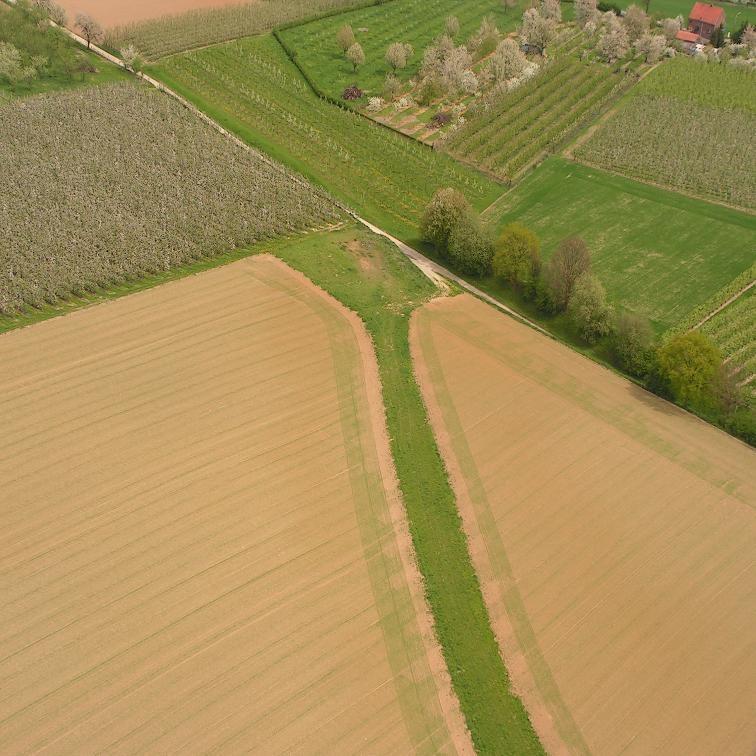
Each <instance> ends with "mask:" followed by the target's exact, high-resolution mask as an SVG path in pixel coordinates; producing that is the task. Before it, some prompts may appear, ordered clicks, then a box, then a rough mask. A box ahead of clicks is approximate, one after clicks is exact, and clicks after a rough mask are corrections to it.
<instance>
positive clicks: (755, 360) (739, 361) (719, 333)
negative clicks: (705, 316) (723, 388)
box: [701, 288, 756, 381]
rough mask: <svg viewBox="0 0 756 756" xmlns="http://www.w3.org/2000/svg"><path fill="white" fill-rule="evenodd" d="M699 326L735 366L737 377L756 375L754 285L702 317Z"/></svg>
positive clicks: (748, 377)
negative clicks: (704, 319)
mask: <svg viewBox="0 0 756 756" xmlns="http://www.w3.org/2000/svg"><path fill="white" fill-rule="evenodd" d="M701 330H702V331H703V332H704V333H705V334H706V335H707V336H709V338H711V340H712V341H713V342H714V343H715V344H716V345H717V346H718V347H719V348H720V350H721V351H722V354H724V355H725V357H726V358H728V359H729V360H730V361H731V362H732V364H733V365H734V366H737V367H738V368H739V372H738V381H747V380H749V379H752V378H753V376H754V375H756V288H752V289H749V291H748V292H746V293H745V294H743V296H741V297H740V298H738V299H736V300H735V301H734V302H733V303H732V304H730V305H728V306H727V307H725V308H724V310H722V311H721V312H718V313H717V314H716V315H715V316H714V317H713V318H712V319H711V320H708V321H706V323H704V324H703V325H702V326H701Z"/></svg>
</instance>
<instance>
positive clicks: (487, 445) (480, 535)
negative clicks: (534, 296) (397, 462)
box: [412, 295, 756, 755]
mask: <svg viewBox="0 0 756 756" xmlns="http://www.w3.org/2000/svg"><path fill="white" fill-rule="evenodd" d="M412 342H413V344H412V347H413V357H414V359H415V364H416V370H417V372H418V376H419V378H420V382H421V386H422V388H423V393H424V396H425V398H426V402H427V404H428V407H429V410H430V413H431V419H432V423H433V426H434V431H435V433H436V436H437V438H438V440H439V443H440V445H441V448H442V453H443V454H444V458H445V461H446V464H447V468H448V470H449V473H450V475H451V477H452V481H453V485H454V487H455V491H456V493H457V497H458V504H459V507H460V512H461V514H462V517H463V521H464V525H465V529H466V530H467V533H468V536H469V538H470V542H471V552H472V555H473V560H474V562H475V566H476V569H477V571H478V573H479V575H480V578H481V584H482V585H483V589H484V594H485V597H486V601H487V603H488V605H489V609H490V611H491V615H492V619H493V622H494V624H495V630H496V633H497V636H498V638H499V642H500V645H501V647H502V651H503V654H504V657H505V660H506V661H507V664H508V668H509V670H510V673H511V676H512V679H513V682H514V684H515V686H516V688H517V689H518V691H519V692H520V694H521V695H522V697H523V700H524V702H525V703H526V705H527V706H528V709H529V712H530V715H531V718H532V720H533V723H534V725H535V727H536V729H537V730H538V733H539V736H540V737H541V740H542V742H543V743H544V745H545V746H546V748H547V750H549V751H550V752H552V753H565V752H568V753H595V754H619V753H623V754H651V753H664V754H686V755H690V754H712V753H728V754H747V753H752V751H753V748H754V745H755V744H756V731H755V730H754V719H753V702H754V700H756V654H754V652H753V651H754V642H755V641H756V630H755V628H756V612H755V611H754V610H755V608H756V568H755V565H754V556H755V555H756V512H754V507H756V454H754V452H753V451H752V450H751V449H749V448H748V447H747V446H745V445H744V444H741V443H740V442H738V441H736V440H735V439H733V438H731V437H729V436H727V435H726V434H724V433H722V432H720V431H718V430H716V429H714V428H712V427H710V426H708V425H706V424H705V423H703V422H702V421H700V420H698V419H696V418H694V417H693V416H691V415H688V414H686V413H685V412H683V411H681V410H678V409H677V408H676V407H673V406H672V405H670V404H668V403H666V402H664V401H662V400H660V399H658V398H656V397H654V396H652V395H650V394H648V393H646V392H644V391H642V390H641V389H639V388H637V387H636V386H634V385H633V384H632V383H630V382H628V381H626V380H624V379H622V378H620V377H618V376H616V375H614V374H613V373H611V372H609V371H607V370H605V369H603V368H601V367H600V366H598V365H596V364H595V363H592V362H590V361H589V360H587V359H584V358H582V357H581V356H580V355H578V354H576V353H574V352H572V351H571V350H569V349H568V348H566V347H565V346H563V345H562V344H559V343H558V342H556V341H552V340H550V339H548V338H546V337H544V336H542V335H540V334H537V333H536V332H534V331H533V330H531V329H529V328H528V327H526V326H524V325H522V324H520V323H518V322H516V321H514V320H512V319H511V318H508V317H506V316H503V315H501V314H499V313H497V312H496V311H494V310H493V309H492V308H490V307H488V306H487V305H485V304H483V303H481V302H479V301H478V300H476V299H474V298H472V297H470V296H469V295H464V296H458V297H454V298H453V299H444V300H436V301H434V302H432V303H430V304H428V305H426V306H424V307H423V308H421V309H420V310H419V311H417V312H416V314H415V317H414V320H413V324H412Z"/></svg>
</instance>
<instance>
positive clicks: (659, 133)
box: [575, 56, 756, 209]
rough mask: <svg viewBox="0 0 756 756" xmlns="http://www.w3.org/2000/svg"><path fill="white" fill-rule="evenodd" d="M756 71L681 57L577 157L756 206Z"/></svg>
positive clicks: (645, 84) (646, 83)
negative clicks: (755, 136)
mask: <svg viewBox="0 0 756 756" xmlns="http://www.w3.org/2000/svg"><path fill="white" fill-rule="evenodd" d="M755 84H756V76H755V75H754V74H753V72H751V71H745V70H742V69H738V68H735V67H733V66H729V65H722V64H719V65H718V64H701V63H697V62H696V61H694V60H692V59H691V58H689V57H686V56H681V57H678V58H675V59H674V60H671V61H666V62H664V63H663V65H661V66H659V67H658V68H656V69H655V70H654V71H652V72H651V73H650V74H649V75H648V76H647V77H646V78H645V79H644V80H643V81H642V82H640V84H639V85H638V86H637V87H635V88H633V89H632V90H631V91H630V92H629V93H628V95H627V97H626V98H625V99H624V101H623V102H622V103H620V106H619V108H618V110H617V112H616V113H614V114H613V115H612V116H611V118H609V120H607V121H606V122H605V123H604V124H602V125H601V126H600V128H599V129H598V130H597V131H596V132H595V133H594V134H593V135H592V136H591V137H590V138H589V139H588V141H587V142H585V143H584V144H582V145H580V146H579V147H578V148H577V149H576V150H575V156H576V157H577V158H578V159H581V160H585V161H587V162H589V163H591V164H596V165H599V166H603V167H606V168H609V169H611V170H615V171H619V172H621V173H625V174H627V175H629V176H633V177H635V178H639V179H645V180H648V181H654V182H658V183H660V184H664V185H666V186H670V187H672V188H675V189H681V190H683V191H685V192H687V193H690V194H695V195H698V196H702V197H707V198H711V199H716V200H720V201H724V202H727V203H731V204H734V205H737V206H740V207H744V208H750V209H754V208H756V172H755V171H754V169H753V168H754V165H756V146H754V140H753V139H752V138H751V137H752V135H753V133H754V132H756V86H755Z"/></svg>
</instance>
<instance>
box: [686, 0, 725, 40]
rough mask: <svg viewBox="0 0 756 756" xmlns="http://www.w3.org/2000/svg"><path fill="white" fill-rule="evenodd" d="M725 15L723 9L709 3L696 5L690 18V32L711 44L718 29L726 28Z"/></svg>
mask: <svg viewBox="0 0 756 756" xmlns="http://www.w3.org/2000/svg"><path fill="white" fill-rule="evenodd" d="M724 22H725V13H724V11H723V10H722V8H719V7H718V6H716V5H709V4H708V3H696V4H695V5H694V6H693V9H692V10H691V12H690V15H689V16H688V31H689V32H693V34H697V35H698V36H699V37H701V39H702V40H703V41H704V42H709V41H710V40H711V38H712V35H713V34H714V32H715V31H716V30H717V29H721V28H723V27H724Z"/></svg>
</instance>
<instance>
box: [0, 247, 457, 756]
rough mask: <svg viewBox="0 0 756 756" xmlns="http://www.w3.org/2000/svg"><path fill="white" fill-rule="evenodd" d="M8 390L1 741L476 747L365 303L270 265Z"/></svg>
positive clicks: (116, 321) (171, 748) (78, 333)
mask: <svg viewBox="0 0 756 756" xmlns="http://www.w3.org/2000/svg"><path fill="white" fill-rule="evenodd" d="M0 381H2V385H3V387H4V390H3V395H2V396H1V397H0V407H1V408H2V409H0V415H2V427H3V439H2V441H1V442H0V480H2V481H3V485H2V490H0V542H2V547H1V548H0V595H2V597H3V600H2V604H1V606H0V753H3V754H11V753H13V754H16V753H27V752H32V751H34V752H38V751H44V752H45V753H71V754H81V753H108V754H119V753H181V752H187V750H188V751H191V752H194V753H197V752H208V751H211V750H217V751H219V752H223V753H237V752H241V751H245V752H249V751H255V752H264V753H281V752H286V753H296V752H301V751H306V752H309V753H312V752H321V753H334V752H358V751H365V752H370V753H407V752H418V753H430V752H445V753H451V752H454V751H456V750H462V751H464V750H465V744H466V743H467V742H468V741H466V740H465V735H466V734H465V732H464V728H463V727H462V726H461V725H460V724H459V723H460V722H461V720H460V719H459V713H458V711H455V710H453V706H452V703H451V695H450V693H449V687H448V686H449V683H448V679H446V678H444V677H443V674H445V673H444V672H443V665H442V663H441V660H440V655H439V652H438V649H437V648H435V647H434V646H433V645H432V643H431V636H430V632H429V625H428V618H427V616H426V614H425V605H424V602H423V599H422V595H421V592H420V589H419V582H418V580H417V575H416V573H414V572H413V569H414V567H413V566H412V562H411V555H408V553H407V550H408V549H409V545H408V544H409V539H408V536H407V532H406V523H405V522H404V520H403V510H402V507H401V503H400V502H399V500H398V495H397V490H396V483H395V480H394V477H393V471H392V469H391V466H390V456H389V453H388V443H387V439H386V433H385V427H384V426H383V414H382V405H381V403H380V390H379V384H378V382H377V368H376V366H375V364H374V356H373V354H372V349H371V348H370V342H369V339H368V338H367V336H366V334H365V332H364V330H363V329H362V326H361V323H359V321H358V320H357V318H356V316H352V315H351V314H349V313H347V312H346V311H345V310H343V309H342V308H341V307H340V306H337V304H336V303H335V302H334V301H333V300H330V299H329V298H327V297H326V295H324V294H323V293H322V292H320V291H319V290H317V289H315V287H313V286H312V285H311V284H309V282H307V281H306V279H304V278H303V277H302V276H300V275H299V274H297V273H295V272H293V271H291V270H290V269H288V268H287V267H285V266H284V265H283V264H282V263H280V262H278V261H277V260H275V259H274V258H271V257H268V256H262V257H256V258H253V259H246V260H243V261H240V262H237V263H233V264H231V265H227V266H225V267H222V268H217V269H214V270H212V271H209V272H207V273H203V274H201V275H197V276H193V277H189V278H185V279H182V280H180V281H176V282H173V283H169V284H165V285H163V286H160V287H158V288H155V289H150V290H148V291H145V292H142V293H139V294H135V295H132V296H128V297H124V298H122V299H119V300H115V301H112V302H108V303H106V304H102V305H97V306H94V307H90V308H88V309H85V310H80V311H78V312H75V313H73V314H71V315H68V316H65V317H61V318H57V319H54V320H50V321H47V322H44V323H41V324H38V325H35V326H31V327H28V328H25V329H22V330H19V331H13V332H10V333H6V334H4V335H2V336H0ZM449 723H451V725H449ZM455 727H456V728H457V729H456V730H454V728H455ZM460 728H461V729H460ZM450 729H451V730H454V734H450ZM460 733H461V734H460ZM455 738H456V740H455Z"/></svg>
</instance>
